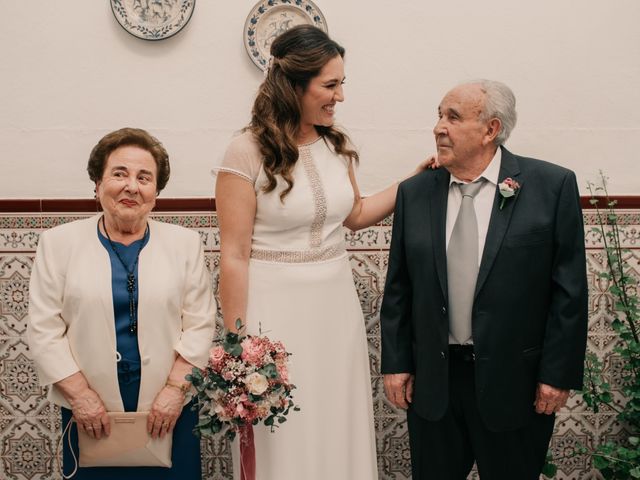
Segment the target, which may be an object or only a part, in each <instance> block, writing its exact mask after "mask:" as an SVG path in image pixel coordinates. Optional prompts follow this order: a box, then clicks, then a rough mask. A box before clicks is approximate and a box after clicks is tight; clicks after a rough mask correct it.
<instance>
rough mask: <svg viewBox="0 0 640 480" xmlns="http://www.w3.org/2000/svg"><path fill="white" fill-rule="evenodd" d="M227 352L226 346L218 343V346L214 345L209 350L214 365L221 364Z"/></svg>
mask: <svg viewBox="0 0 640 480" xmlns="http://www.w3.org/2000/svg"><path fill="white" fill-rule="evenodd" d="M225 354H226V353H225V351H224V348H222V347H221V346H220V345H218V346H217V347H213V348H212V349H211V351H210V352H209V360H210V361H211V363H212V364H213V365H215V366H219V365H220V363H221V362H222V360H223V359H224V356H225Z"/></svg>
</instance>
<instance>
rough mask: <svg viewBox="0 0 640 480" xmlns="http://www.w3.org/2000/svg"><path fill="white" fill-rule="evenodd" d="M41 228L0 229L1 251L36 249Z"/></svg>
mask: <svg viewBox="0 0 640 480" xmlns="http://www.w3.org/2000/svg"><path fill="white" fill-rule="evenodd" d="M39 237H40V230H36V229H29V230H15V229H14V230H9V229H0V251H3V252H10V251H13V250H18V251H24V250H35V249H36V247H37V246H38V238H39Z"/></svg>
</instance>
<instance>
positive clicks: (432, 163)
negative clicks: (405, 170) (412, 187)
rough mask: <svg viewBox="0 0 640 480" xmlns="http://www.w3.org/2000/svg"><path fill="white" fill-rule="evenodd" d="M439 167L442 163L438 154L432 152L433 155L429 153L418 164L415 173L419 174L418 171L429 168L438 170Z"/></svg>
mask: <svg viewBox="0 0 640 480" xmlns="http://www.w3.org/2000/svg"><path fill="white" fill-rule="evenodd" d="M438 168H440V163H439V162H438V156H437V155H435V154H432V155H429V156H428V157H427V158H426V160H423V161H421V162H420V163H419V164H418V166H417V168H416V170H415V172H414V175H416V174H418V173H420V172H422V171H424V170H429V169H431V170H436V169H438Z"/></svg>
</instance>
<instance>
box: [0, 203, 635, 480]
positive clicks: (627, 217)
mask: <svg viewBox="0 0 640 480" xmlns="http://www.w3.org/2000/svg"><path fill="white" fill-rule="evenodd" d="M91 215H92V214H90V213H86V214H56V213H50V214H43V215H37V214H31V215H28V214H0V392H1V393H2V395H1V396H0V478H2V479H7V480H9V479H10V480H25V479H29V480H30V479H33V480H47V479H58V478H59V475H58V474H57V473H56V464H55V461H54V459H55V449H56V445H57V443H56V442H57V440H58V438H59V434H60V430H61V428H60V427H61V426H60V411H59V409H58V408H57V407H56V406H54V405H51V404H49V403H48V402H47V401H46V399H45V393H46V391H45V389H42V388H41V387H39V386H38V384H37V381H36V374H35V370H34V368H33V364H32V362H31V360H30V359H29V352H28V348H27V345H26V342H25V340H24V334H25V328H26V327H25V325H26V323H25V322H26V319H27V298H28V279H29V274H30V270H31V267H32V264H33V256H34V253H35V248H36V245H37V241H38V237H39V234H40V232H41V231H42V230H43V229H47V228H51V227H53V226H56V225H61V224H63V223H67V222H70V221H73V220H76V219H80V218H86V217H88V216H91ZM153 218H155V219H157V220H159V221H164V222H168V223H173V224H178V225H182V226H184V227H186V228H189V229H192V230H194V231H197V232H198V233H199V235H200V237H201V239H202V242H203V245H204V247H205V251H206V253H205V261H206V263H207V267H208V268H209V271H210V272H211V279H212V283H213V287H214V289H215V290H216V294H217V286H218V278H219V267H220V254H219V247H220V239H219V232H218V228H217V227H218V224H217V218H216V217H215V215H212V214H206V213H205V214H201V213H189V212H180V213H162V212H160V213H154V215H153ZM584 219H585V226H586V230H587V231H586V235H585V245H586V246H587V248H588V252H587V271H588V282H589V339H588V348H589V349H590V350H591V351H593V352H595V353H596V354H597V355H598V356H600V358H602V359H604V375H605V379H606V380H607V381H609V383H610V384H611V386H612V389H613V394H614V399H615V401H616V402H617V403H618V404H619V405H621V404H622V403H623V402H624V401H625V399H624V398H623V396H622V393H621V388H622V385H621V384H620V380H619V379H620V373H621V371H622V367H623V363H622V360H621V358H620V356H619V355H617V354H615V353H614V352H613V348H614V346H615V341H616V336H615V333H614V332H613V329H612V327H611V321H612V319H613V318H614V314H613V312H612V309H613V304H614V300H613V298H612V297H611V295H610V294H609V293H608V286H609V285H608V281H607V280H606V279H604V278H601V277H600V276H599V275H598V274H599V273H601V272H603V271H605V268H606V258H605V255H604V252H603V251H602V247H603V240H604V239H603V238H602V236H601V235H600V234H599V233H598V232H596V231H592V230H591V227H595V226H596V225H597V218H596V216H595V214H594V213H593V212H587V213H586V214H585V215H584ZM618 222H619V224H620V225H621V226H620V232H621V235H622V237H623V239H624V240H623V241H624V245H625V246H626V247H628V248H629V249H630V250H629V251H628V252H627V253H625V255H626V257H625V260H626V265H627V267H628V268H630V269H631V270H632V271H634V272H636V273H640V211H638V212H636V211H629V210H625V211H624V212H622V213H621V214H620V215H619V216H618ZM391 225H392V216H389V217H388V218H386V219H384V220H383V221H381V222H380V223H379V224H378V225H376V226H375V227H371V228H369V229H365V230H363V231H361V232H357V233H355V234H353V233H350V232H346V231H345V240H346V242H347V246H348V249H349V250H350V260H351V265H352V269H353V278H354V284H355V285H356V290H357V292H358V295H359V297H360V302H361V305H362V309H363V313H364V316H365V322H366V328H367V342H368V345H369V361H370V367H371V384H372V389H373V404H374V416H375V418H374V419H375V429H376V438H377V448H378V467H379V472H380V479H381V480H408V479H410V478H411V470H410V458H409V447H408V435H407V429H406V420H405V419H406V414H405V412H403V411H400V410H398V409H396V408H395V407H393V406H392V405H391V404H390V403H389V402H388V401H387V400H386V398H385V396H384V389H383V383H382V376H381V373H380V325H379V311H380V304H381V300H382V293H383V290H384V282H385V276H386V270H387V266H388V248H389V245H390V240H391ZM220 325H221V316H220V312H218V326H220ZM623 428H624V427H623V426H622V425H620V423H619V422H618V421H617V419H616V412H615V411H613V410H612V409H610V408H607V407H604V408H602V410H600V412H599V413H593V412H592V411H591V410H590V409H589V408H587V407H586V405H585V404H584V402H583V401H582V398H581V396H580V394H573V395H572V396H571V398H570V399H569V402H568V404H567V407H566V408H565V409H563V410H562V412H560V414H559V415H558V419H557V422H556V430H555V432H554V436H553V439H552V443H551V449H552V451H553V453H554V455H555V456H556V459H557V464H558V466H559V472H558V475H557V476H556V479H558V480H573V479H575V480H578V479H580V480H601V477H600V476H599V474H597V472H595V471H594V470H593V469H592V468H591V465H590V463H589V461H588V459H587V458H586V457H580V456H579V455H574V452H575V449H576V446H577V445H578V444H586V445H588V446H591V445H595V444H597V443H599V442H601V441H604V440H606V439H611V438H616V437H618V436H619V435H621V432H623ZM201 445H202V457H203V465H202V468H203V471H202V475H203V477H202V478H206V479H208V480H227V479H231V478H232V475H231V471H232V464H231V458H230V448H229V445H228V443H227V442H225V441H223V440H220V439H216V440H211V439H207V440H203V441H202V444H201ZM468 478H469V479H477V478H478V477H477V473H476V472H472V473H471V474H470V475H469V477H468Z"/></svg>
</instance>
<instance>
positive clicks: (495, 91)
mask: <svg viewBox="0 0 640 480" xmlns="http://www.w3.org/2000/svg"><path fill="white" fill-rule="evenodd" d="M470 83H471V84H473V85H478V86H480V88H481V89H482V91H483V93H484V94H485V95H486V97H485V102H484V108H483V109H482V113H481V114H480V120H482V121H483V122H484V121H488V120H490V119H492V118H497V119H498V120H500V123H502V128H501V129H500V132H499V133H498V135H497V136H496V138H495V140H494V143H495V144H496V145H498V146H499V145H503V144H504V143H505V142H506V141H507V139H508V138H509V135H511V131H512V130H513V127H515V126H516V120H517V119H518V114H517V113H516V97H515V95H514V94H513V92H512V91H511V89H510V88H509V87H507V86H506V85H505V84H504V83H502V82H496V81H495V80H485V79H482V80H476V81H473V82H470Z"/></svg>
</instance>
